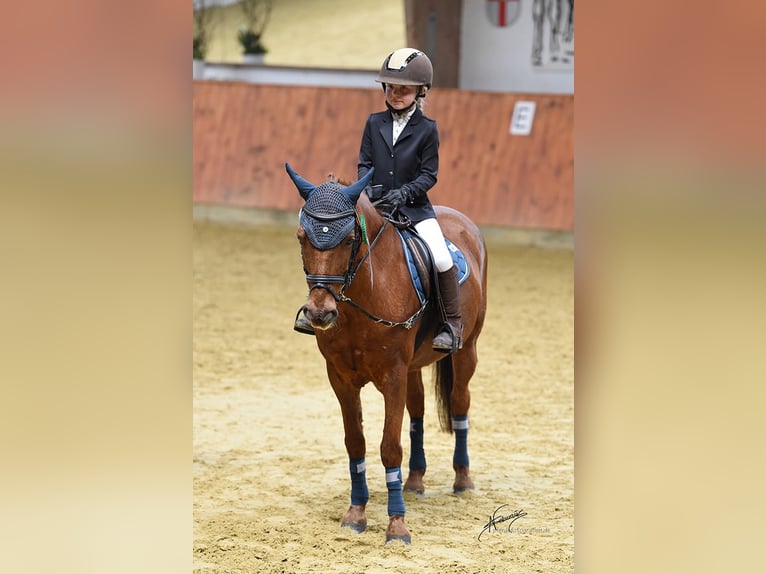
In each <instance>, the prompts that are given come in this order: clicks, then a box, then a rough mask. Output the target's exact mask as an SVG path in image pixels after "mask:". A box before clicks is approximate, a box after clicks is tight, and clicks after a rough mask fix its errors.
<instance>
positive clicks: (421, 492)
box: [404, 488, 426, 498]
mask: <svg viewBox="0 0 766 574" xmlns="http://www.w3.org/2000/svg"><path fill="white" fill-rule="evenodd" d="M404 492H414V493H415V496H417V497H418V498H423V495H424V494H425V492H426V491H425V490H423V489H422V488H405V489H404Z"/></svg>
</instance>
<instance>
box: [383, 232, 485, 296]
mask: <svg viewBox="0 0 766 574" xmlns="http://www.w3.org/2000/svg"><path fill="white" fill-rule="evenodd" d="M397 231H398V232H399V239H400V240H401V242H402V247H403V248H404V257H405V259H406V260H407V269H409V271H410V279H412V286H413V287H414V288H415V292H416V293H417V294H418V299H420V304H421V305H422V304H423V303H425V301H426V292H425V289H424V288H423V283H422V282H421V281H420V276H419V275H418V268H417V267H416V266H415V260H414V256H413V255H412V251H410V248H409V245H408V243H407V242H406V241H405V238H408V237H411V236H412V235H413V233H412V232H411V231H407V230H403V229H398V230H397ZM444 243H445V244H446V245H447V249H448V250H449V252H450V255H451V256H452V263H454V264H455V266H456V267H457V280H458V284H459V285H462V284H463V283H465V280H466V279H468V276H469V275H470V274H471V268H470V267H469V266H468V262H467V261H466V260H465V255H463V252H462V251H460V249H459V248H458V246H457V245H455V244H454V243H452V242H451V241H450V240H449V239H447V238H446V237H445V238H444Z"/></svg>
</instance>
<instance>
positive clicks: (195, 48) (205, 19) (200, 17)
mask: <svg viewBox="0 0 766 574" xmlns="http://www.w3.org/2000/svg"><path fill="white" fill-rule="evenodd" d="M193 6H194V32H193V37H192V61H193V66H192V77H193V78H195V79H196V78H202V76H203V74H204V70H205V56H206V55H207V48H208V43H207V39H208V33H209V31H210V26H211V22H212V21H211V16H212V12H211V11H210V9H209V8H210V7H209V6H208V5H207V3H206V2H205V0H194V4H193Z"/></svg>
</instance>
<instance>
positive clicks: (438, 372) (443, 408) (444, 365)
mask: <svg viewBox="0 0 766 574" xmlns="http://www.w3.org/2000/svg"><path fill="white" fill-rule="evenodd" d="M434 373H435V387H436V409H437V411H438V413H439V425H440V426H441V429H442V430H443V431H444V432H447V433H449V434H452V407H451V401H450V397H451V395H452V379H453V371H452V355H447V356H445V357H444V358H443V359H439V360H438V361H437V362H436V364H435V365H434Z"/></svg>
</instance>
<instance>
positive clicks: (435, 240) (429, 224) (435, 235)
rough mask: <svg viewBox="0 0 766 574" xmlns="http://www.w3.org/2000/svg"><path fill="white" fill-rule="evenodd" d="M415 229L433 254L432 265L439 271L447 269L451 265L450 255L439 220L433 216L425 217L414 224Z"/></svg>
mask: <svg viewBox="0 0 766 574" xmlns="http://www.w3.org/2000/svg"><path fill="white" fill-rule="evenodd" d="M415 229H416V230H417V232H418V233H419V234H420V236H421V237H422V238H423V239H424V240H425V242H426V243H427V244H428V248H429V249H430V250H431V253H432V254H433V256H434V265H435V266H436V270H437V271H438V272H439V273H443V272H444V271H447V270H448V269H449V268H450V267H452V256H451V255H450V253H449V249H447V244H446V243H444V235H442V228H441V227H439V222H437V221H436V219H435V218H431V219H426V220H424V221H421V222H420V223H417V224H415Z"/></svg>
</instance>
